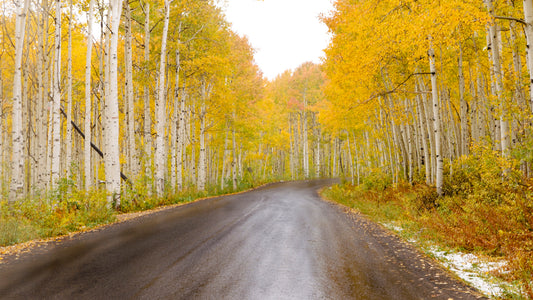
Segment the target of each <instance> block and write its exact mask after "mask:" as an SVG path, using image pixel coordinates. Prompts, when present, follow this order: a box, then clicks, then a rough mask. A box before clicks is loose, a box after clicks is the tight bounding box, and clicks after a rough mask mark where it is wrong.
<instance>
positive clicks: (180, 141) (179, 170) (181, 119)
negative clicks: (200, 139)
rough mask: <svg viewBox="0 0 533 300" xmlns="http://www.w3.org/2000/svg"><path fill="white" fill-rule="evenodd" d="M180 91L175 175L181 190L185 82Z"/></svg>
mask: <svg viewBox="0 0 533 300" xmlns="http://www.w3.org/2000/svg"><path fill="white" fill-rule="evenodd" d="M182 89H183V90H182V92H181V97H180V99H181V100H180V102H179V108H178V109H179V116H178V145H177V147H178V149H177V151H176V152H177V154H176V155H177V165H176V169H177V170H176V177H177V183H176V185H177V188H178V190H181V189H182V188H183V173H182V172H183V151H184V149H185V134H186V130H185V117H186V114H187V111H186V108H185V100H186V95H187V92H186V89H185V82H184V83H183V88H182Z"/></svg>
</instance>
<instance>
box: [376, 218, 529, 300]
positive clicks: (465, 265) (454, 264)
mask: <svg viewBox="0 0 533 300" xmlns="http://www.w3.org/2000/svg"><path fill="white" fill-rule="evenodd" d="M383 225H384V226H385V227H387V228H388V229H390V230H394V231H396V232H402V231H403V228H401V227H399V226H397V225H395V224H392V223H383ZM408 241H409V242H410V243H413V244H418V245H420V243H419V242H418V240H417V239H416V238H410V239H409V240H408ZM425 250H426V252H429V253H431V254H432V255H433V256H434V257H435V258H436V259H437V260H439V261H440V262H441V263H442V264H443V265H444V266H445V267H447V268H448V269H449V270H451V271H452V272H454V273H455V274H457V276H459V277H460V278H461V279H463V280H464V281H466V282H468V283H469V284H471V285H472V286H473V287H475V288H477V289H478V290H479V291H481V292H483V293H485V294H486V295H488V296H491V297H499V296H503V294H504V292H506V291H511V292H513V293H516V294H520V292H519V291H518V289H517V288H516V287H513V286H511V285H510V284H508V283H504V282H502V281H501V280H499V279H497V278H496V277H495V276H493V275H491V273H492V272H494V271H499V270H501V269H503V268H504V267H505V266H506V265H507V261H505V260H499V261H487V260H486V259H483V258H481V257H479V256H477V255H475V254H472V253H462V252H455V251H453V252H452V251H443V250H439V249H438V248H437V247H435V246H431V247H425Z"/></svg>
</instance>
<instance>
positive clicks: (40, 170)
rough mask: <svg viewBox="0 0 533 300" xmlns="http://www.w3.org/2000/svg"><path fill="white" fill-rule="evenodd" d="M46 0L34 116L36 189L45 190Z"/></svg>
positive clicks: (39, 40)
mask: <svg viewBox="0 0 533 300" xmlns="http://www.w3.org/2000/svg"><path fill="white" fill-rule="evenodd" d="M47 20H48V0H44V1H42V3H41V10H40V16H39V26H38V30H37V31H38V32H37V35H38V37H37V43H38V46H37V56H38V59H37V85H38V91H37V105H36V106H37V107H36V108H37V112H36V116H35V122H36V124H37V126H36V134H37V141H36V142H37V149H36V150H37V155H36V159H37V166H36V167H37V170H36V172H37V180H36V189H37V190H41V191H42V190H45V189H46V185H47V178H49V176H50V174H49V173H48V172H47V168H48V167H47V163H46V162H47V136H46V133H47V129H48V119H47V118H48V115H47V111H48V109H46V107H47V105H46V104H47V103H48V99H47V98H48V97H47V95H48V83H49V82H48V55H47V53H46V49H47V48H48V21H47Z"/></svg>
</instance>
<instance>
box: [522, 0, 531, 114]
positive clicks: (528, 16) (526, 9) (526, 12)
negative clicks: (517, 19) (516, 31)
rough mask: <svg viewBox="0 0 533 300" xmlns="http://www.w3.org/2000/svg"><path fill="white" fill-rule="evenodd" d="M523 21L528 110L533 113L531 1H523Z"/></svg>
mask: <svg viewBox="0 0 533 300" xmlns="http://www.w3.org/2000/svg"><path fill="white" fill-rule="evenodd" d="M524 20H525V21H526V23H527V25H526V26H525V28H524V31H525V33H526V41H527V46H526V51H527V69H528V71H529V93H530V94H529V99H528V100H529V101H528V102H529V108H530V110H531V112H532V113H533V0H524Z"/></svg>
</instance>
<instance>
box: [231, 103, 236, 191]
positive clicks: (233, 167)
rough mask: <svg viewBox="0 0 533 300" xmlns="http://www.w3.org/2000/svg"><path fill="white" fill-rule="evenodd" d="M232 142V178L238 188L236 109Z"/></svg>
mask: <svg viewBox="0 0 533 300" xmlns="http://www.w3.org/2000/svg"><path fill="white" fill-rule="evenodd" d="M232 129H233V130H232V131H233V132H232V134H233V135H232V142H233V154H232V160H231V178H232V183H233V190H234V191H235V190H237V144H236V141H235V111H233V127H232Z"/></svg>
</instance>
